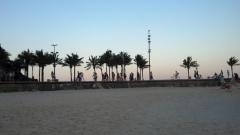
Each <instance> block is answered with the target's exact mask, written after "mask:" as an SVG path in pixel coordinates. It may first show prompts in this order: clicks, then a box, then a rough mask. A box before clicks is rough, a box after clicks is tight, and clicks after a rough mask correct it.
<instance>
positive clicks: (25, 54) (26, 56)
mask: <svg viewBox="0 0 240 135" xmlns="http://www.w3.org/2000/svg"><path fill="white" fill-rule="evenodd" d="M33 56H34V54H33V53H32V52H30V50H29V49H27V50H26V51H22V52H21V53H20V54H19V55H18V58H19V59H22V60H23V62H24V70H25V75H26V76H27V77H28V67H29V65H30V62H31V61H32V59H33Z"/></svg>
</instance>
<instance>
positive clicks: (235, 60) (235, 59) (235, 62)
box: [227, 57, 239, 78]
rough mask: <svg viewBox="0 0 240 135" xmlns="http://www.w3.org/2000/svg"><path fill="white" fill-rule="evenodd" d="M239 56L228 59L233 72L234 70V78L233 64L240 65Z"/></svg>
mask: <svg viewBox="0 0 240 135" xmlns="http://www.w3.org/2000/svg"><path fill="white" fill-rule="evenodd" d="M238 61H239V60H238V58H236V57H230V58H229V60H228V61H227V64H228V65H229V66H230V67H231V72H232V78H233V66H235V65H239V64H237V63H238Z"/></svg>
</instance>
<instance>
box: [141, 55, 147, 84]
mask: <svg viewBox="0 0 240 135" xmlns="http://www.w3.org/2000/svg"><path fill="white" fill-rule="evenodd" d="M147 63H148V61H147V59H145V58H142V59H141V60H140V61H139V68H140V74H141V75H142V80H143V69H145V68H148V67H149V66H148V65H147Z"/></svg>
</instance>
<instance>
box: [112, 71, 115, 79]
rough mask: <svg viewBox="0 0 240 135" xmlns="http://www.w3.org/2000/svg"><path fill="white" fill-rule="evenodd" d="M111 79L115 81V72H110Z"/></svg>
mask: <svg viewBox="0 0 240 135" xmlns="http://www.w3.org/2000/svg"><path fill="white" fill-rule="evenodd" d="M112 81H115V73H114V72H112Z"/></svg>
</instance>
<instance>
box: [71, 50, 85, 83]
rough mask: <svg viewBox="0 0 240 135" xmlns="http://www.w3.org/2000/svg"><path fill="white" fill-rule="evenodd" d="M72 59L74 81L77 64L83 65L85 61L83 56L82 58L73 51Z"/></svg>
mask: <svg viewBox="0 0 240 135" xmlns="http://www.w3.org/2000/svg"><path fill="white" fill-rule="evenodd" d="M72 58H73V59H72V60H73V75H74V79H73V80H74V82H75V81H76V66H81V64H82V63H83V57H82V58H80V57H79V56H78V55H77V54H73V53H72Z"/></svg>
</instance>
